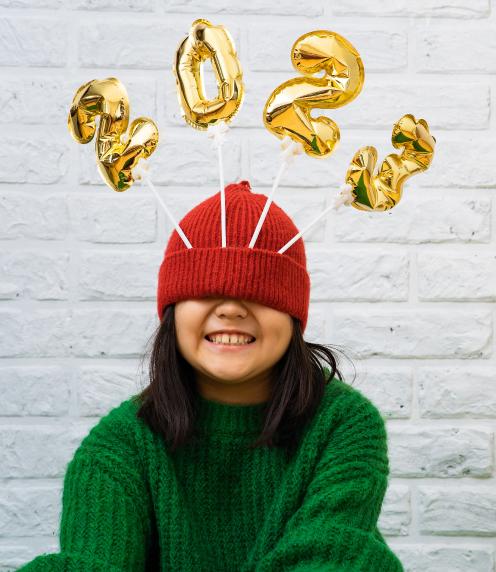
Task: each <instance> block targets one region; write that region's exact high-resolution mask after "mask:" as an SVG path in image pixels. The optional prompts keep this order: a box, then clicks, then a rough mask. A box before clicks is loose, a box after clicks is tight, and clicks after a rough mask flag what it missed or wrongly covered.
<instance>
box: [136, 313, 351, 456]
mask: <svg viewBox="0 0 496 572" xmlns="http://www.w3.org/2000/svg"><path fill="white" fill-rule="evenodd" d="M174 311H175V304H170V305H169V306H167V307H166V308H165V309H164V313H163V316H162V320H161V322H160V324H159V325H158V326H157V328H156V330H155V332H154V333H153V334H152V337H151V338H152V349H151V352H150V359H149V379H150V383H149V385H148V386H147V387H146V388H145V389H143V390H142V391H141V392H140V393H138V394H137V395H135V396H134V399H137V402H138V403H139V409H138V412H137V416H138V417H140V418H142V419H143V420H144V421H145V422H146V424H147V425H148V426H149V427H150V428H151V429H152V431H153V432H154V433H156V434H158V435H161V436H162V437H163V439H164V441H165V442H166V443H167V444H168V446H169V448H170V450H171V451H174V450H176V449H177V448H178V447H180V446H182V445H184V444H185V443H187V442H188V441H189V440H190V439H194V438H195V437H196V430H195V425H194V419H195V413H196V406H197V388H196V383H195V371H194V369H193V367H192V366H191V365H190V364H189V362H187V361H186V360H185V359H184V357H183V356H182V355H181V353H180V352H179V350H178V348H177V343H176V328H175V320H174ZM292 320H293V334H292V337H291V340H290V343H289V346H288V348H287V350H286V352H285V353H284V355H283V356H282V357H281V359H280V360H279V361H278V362H277V363H276V364H275V366H274V367H273V370H272V375H273V380H272V385H271V389H272V393H271V397H270V399H269V401H268V402H267V403H266V406H265V408H264V423H263V429H262V432H261V434H260V435H259V437H258V438H257V440H256V441H255V442H253V443H252V444H251V445H249V447H250V448H254V447H260V446H264V445H266V446H269V447H274V446H278V447H282V448H284V449H285V450H286V453H287V455H288V456H289V457H290V456H291V455H292V453H294V451H295V450H296V447H297V445H298V442H299V439H300V436H301V433H302V431H303V429H304V428H305V426H306V424H307V423H308V422H309V420H310V419H311V418H312V417H313V416H314V414H315V412H316V411H317V409H318V406H319V404H320V402H321V400H322V398H323V396H324V392H325V385H327V384H328V383H332V380H333V379H334V378H335V377H337V378H338V379H339V380H340V381H344V379H343V376H342V374H341V372H340V371H339V369H338V356H337V355H335V354H334V353H333V351H332V350H331V349H330V347H334V348H336V346H330V344H317V343H311V342H307V341H305V340H304V339H303V335H302V331H301V323H300V320H299V319H297V318H295V317H292ZM146 355H147V354H146V353H145V354H144V355H143V357H142V360H143V359H144V358H145V357H146ZM320 358H322V360H323V362H324V363H326V364H328V365H329V368H327V367H325V366H324V365H323V364H321V362H320Z"/></svg>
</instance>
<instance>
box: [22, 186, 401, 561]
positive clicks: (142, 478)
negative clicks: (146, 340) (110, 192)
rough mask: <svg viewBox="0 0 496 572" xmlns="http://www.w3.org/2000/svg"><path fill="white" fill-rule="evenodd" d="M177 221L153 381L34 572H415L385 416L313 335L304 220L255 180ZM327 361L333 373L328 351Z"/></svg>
mask: <svg viewBox="0 0 496 572" xmlns="http://www.w3.org/2000/svg"><path fill="white" fill-rule="evenodd" d="M225 195H226V221H227V247H221V246H219V245H220V244H221V235H220V193H217V194H215V195H213V196H212V197H210V198H208V199H207V200H205V201H203V202H202V203H200V204H199V205H197V206H196V207H195V208H193V209H192V210H191V211H190V212H189V213H187V214H186V216H185V217H184V218H183V219H182V220H181V222H180V226H181V228H182V230H183V231H184V232H185V234H186V236H187V237H188V238H189V240H190V242H191V244H192V245H193V248H186V247H185V246H184V243H183V242H182V239H181V238H180V237H179V235H178V233H177V232H176V231H175V230H174V231H173V232H172V234H171V236H170V238H169V241H168V244H167V248H166V251H165V255H164V258H163V261H162V264H161V266H160V270H159V275H158V288H157V310H158V315H159V318H160V324H159V326H158V331H157V334H156V336H155V340H154V344H153V349H152V352H151V361H150V368H149V372H150V381H151V383H150V384H149V385H148V386H147V387H146V388H145V389H144V390H143V391H142V392H141V393H139V394H137V395H133V396H132V397H131V398H130V399H127V400H125V401H123V402H122V403H121V404H120V405H119V406H117V407H116V408H114V409H112V410H111V411H110V412H109V413H108V414H107V415H106V416H104V417H103V418H102V419H101V420H100V421H99V422H98V424H97V425H96V426H95V427H93V429H92V430H91V431H90V432H89V434H88V435H87V436H86V437H85V439H83V441H82V443H81V445H80V446H79V448H78V449H77V451H76V453H75V455H74V457H73V459H72V460H71V462H70V463H69V464H68V466H67V469H66V474H65V478H64V491H63V499H62V503H63V509H62V516H61V527H60V547H61V551H60V553H57V554H43V555H41V556H38V557H37V558H35V559H34V560H33V561H32V562H30V563H28V564H27V565H25V566H24V567H23V568H21V570H23V571H24V572H41V571H47V570H52V571H64V572H68V571H74V572H76V571H77V572H96V571H100V570H101V571H106V572H124V571H129V572H142V571H148V570H162V571H165V570H173V571H177V572H188V571H205V572H222V571H225V572H269V571H274V572H275V571H291V572H310V571H323V572H324V571H328V572H331V571H332V572H359V571H360V572H362V571H363V572H365V571H366V572H403V567H402V565H401V563H400V561H399V560H398V558H397V557H396V555H395V554H394V553H393V552H392V551H391V549H390V548H389V546H388V545H387V543H386V542H385V540H384V538H383V537H382V535H381V534H380V532H379V530H378V528H377V520H378V517H379V514H380V511H381V507H382V502H383V498H384V495H385V492H386V489H387V485H388V474H389V463H388V454H387V434H386V430H385V425H384V421H383V419H382V417H381V414H380V412H379V410H378V409H377V408H376V407H375V406H374V405H373V403H372V402H371V401H370V400H368V399H367V398H366V397H365V396H364V395H363V394H362V393H360V392H359V391H358V390H357V389H354V388H352V387H351V386H349V385H346V384H345V383H344V381H343V380H342V376H341V374H340V372H339V370H338V368H337V362H336V359H335V358H334V355H333V353H332V352H331V350H329V349H328V348H327V347H326V346H323V345H318V344H313V343H309V342H305V341H304V339H303V332H304V330H305V327H306V323H307V317H308V306H309V295H310V279H309V275H308V272H307V268H306V254H305V248H304V244H303V241H302V240H298V241H296V242H295V243H294V244H293V245H292V246H291V247H290V248H288V249H287V250H286V251H285V253H284V254H279V253H278V252H277V250H278V249H279V248H281V247H282V246H283V245H284V244H285V243H286V242H287V241H289V240H290V239H291V238H292V237H293V236H294V235H295V234H297V233H298V229H297V228H296V226H295V225H294V223H293V222H292V220H291V219H290V218H289V217H288V215H287V214H286V213H285V212H284V211H283V210H282V209H281V208H280V207H278V206H277V205H276V204H275V203H272V205H271V206H270V209H269V213H268V216H267V218H266V220H265V222H264V225H263V227H262V231H261V233H260V235H259V237H258V239H257V245H256V247H255V248H248V247H246V246H245V245H247V244H248V243H249V241H250V238H251V233H252V232H253V230H254V228H255V226H256V223H257V221H258V219H259V217H260V214H261V212H262V210H263V207H264V205H265V201H266V199H267V197H266V196H265V195H261V194H255V193H252V192H251V190H250V185H249V183H248V181H241V182H240V183H238V184H231V185H228V186H227V187H226V189H225ZM319 358H322V359H323V361H324V362H325V363H327V365H328V366H329V367H325V366H324V365H323V364H321V363H320V360H319Z"/></svg>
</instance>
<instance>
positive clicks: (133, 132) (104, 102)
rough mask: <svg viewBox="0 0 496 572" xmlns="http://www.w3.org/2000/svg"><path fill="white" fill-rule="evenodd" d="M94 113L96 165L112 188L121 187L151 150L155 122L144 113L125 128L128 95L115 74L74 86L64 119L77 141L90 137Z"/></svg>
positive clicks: (155, 137)
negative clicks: (72, 96)
mask: <svg viewBox="0 0 496 572" xmlns="http://www.w3.org/2000/svg"><path fill="white" fill-rule="evenodd" d="M97 116H100V122H99V125H98V133H97V135H96V141H95V150H96V157H97V165H98V169H99V171H100V173H101V175H102V178H103V180H104V181H105V182H106V183H107V184H108V185H109V186H110V187H111V188H112V189H113V190H114V191H118V192H121V191H125V190H127V189H128V188H129V187H130V186H131V185H132V184H133V182H134V179H133V176H132V170H133V168H134V167H135V166H136V164H137V163H138V161H139V160H140V159H141V158H145V159H146V158H148V157H149V156H150V155H151V154H152V153H153V152H154V151H155V148H156V146H157V143H158V129H157V126H156V125H155V123H154V122H153V121H152V120H151V119H148V118H147V117H138V118H136V119H135V120H134V121H133V122H132V123H131V125H130V126H129V132H128V123H129V99H128V96H127V92H126V88H125V87H124V85H123V84H122V83H121V82H120V81H119V80H118V79H117V78H115V77H109V78H107V79H104V80H98V79H94V80H91V81H89V82H88V83H85V84H84V85H82V86H81V87H80V88H79V89H78V90H77V92H76V95H75V96H74V98H73V100H72V104H71V109H70V111H69V117H68V120H67V123H68V127H69V131H70V133H71V135H72V137H73V138H74V139H75V140H76V141H77V142H78V143H89V142H90V141H91V140H92V139H93V136H94V134H95V131H96V125H95V119H96V117H97ZM123 138H125V139H126V140H125V141H124V140H122V139H123Z"/></svg>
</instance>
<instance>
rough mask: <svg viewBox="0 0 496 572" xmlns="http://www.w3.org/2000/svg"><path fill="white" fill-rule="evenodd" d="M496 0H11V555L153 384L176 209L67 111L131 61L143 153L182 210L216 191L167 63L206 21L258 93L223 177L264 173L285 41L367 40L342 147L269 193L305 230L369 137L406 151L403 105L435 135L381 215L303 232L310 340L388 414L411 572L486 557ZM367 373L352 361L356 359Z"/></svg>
mask: <svg viewBox="0 0 496 572" xmlns="http://www.w3.org/2000/svg"><path fill="white" fill-rule="evenodd" d="M495 9H496V1H492V2H491V1H490V0H471V1H470V2H468V1H467V0H464V1H462V0H445V1H441V0H423V1H422V2H407V1H406V0H395V1H393V0H389V1H379V0H368V1H367V2H363V1H361V0H335V1H330V0H329V1H327V2H325V1H323V0H311V1H310V0H299V1H298V2H290V1H283V0H273V1H272V2H264V1H262V0H251V1H250V2H244V1H242V0H231V1H230V2H226V1H224V0H215V1H214V0H204V1H199V0H189V1H182V2H180V1H179V0H170V1H165V0H72V1H70V2H69V0H65V1H64V0H0V74H1V77H2V89H1V90H0V106H1V109H2V110H3V112H2V114H1V116H0V132H1V137H0V402H1V407H0V483H1V486H0V571H6V570H15V569H16V568H17V567H18V566H20V565H21V564H22V563H24V562H25V561H27V560H30V559H32V558H34V557H35V556H36V555H37V554H40V553H41V552H44V551H49V550H53V551H57V549H58V519H59V514H60V501H61V487H62V479H63V476H64V467H65V465H66V463H67V462H68V461H69V460H70V459H71V457H72V454H73V452H74V451H75V449H76V448H77V446H78V444H79V442H80V441H81V439H82V438H83V437H84V435H85V434H86V433H87V432H88V430H89V429H90V428H91V427H92V426H94V425H95V424H96V423H97V421H98V419H99V417H100V416H102V415H103V414H105V413H106V412H107V411H108V410H109V409H111V408H112V407H114V406H116V405H117V404H119V403H120V402H121V401H122V400H123V399H126V398H127V397H128V396H129V395H130V394H131V393H132V392H135V391H137V390H138V389H140V388H141V387H143V386H144V385H145V384H146V383H147V379H146V371H144V370H143V369H141V368H140V367H139V359H140V357H141V356H142V354H143V352H144V351H145V349H146V348H145V346H146V342H147V340H148V338H149V336H150V335H151V333H152V331H153V330H154V328H155V326H156V325H157V316H156V307H155V289H156V273H157V271H158V266H159V264H160V261H161V257H162V254H163V249H164V247H165V244H166V241H167V238H168V236H169V234H170V232H171V231H172V225H171V224H170V222H169V220H168V219H167V217H166V216H165V214H164V212H163V211H162V209H161V208H160V206H159V205H158V204H157V202H156V199H155V197H154V196H153V194H152V193H151V192H150V191H149V189H148V188H147V187H146V186H144V185H143V186H141V185H139V184H136V185H135V186H133V187H132V188H131V189H130V190H129V191H128V192H125V193H115V192H113V191H111V190H110V188H109V187H107V186H105V185H104V184H103V182H102V181H101V179H100V177H99V174H98V172H97V168H96V164H95V155H94V142H91V144H89V145H86V146H84V145H77V144H76V143H75V141H73V140H72V138H71V137H70V135H69V132H68V129H67V114H68V111H69V106H70V102H71V100H72V97H73V95H74V93H75V90H76V89H77V88H78V87H79V86H80V85H82V84H83V83H85V82H87V81H89V80H91V79H97V78H98V79H103V78H106V77H109V76H116V77H118V78H119V79H120V80H121V81H122V82H123V83H124V84H125V85H126V87H127V90H128V93H129V97H130V102H131V119H133V118H135V117H137V116H139V115H145V116H148V117H151V118H152V119H154V120H155V121H156V123H157V125H158V127H159V130H160V137H161V139H160V144H159V147H158V148H157V150H156V152H155V153H154V155H153V156H152V158H151V159H150V162H149V163H150V173H151V176H152V179H153V181H154V183H155V184H156V186H157V188H158V190H159V192H161V193H162V194H163V196H164V197H165V200H166V202H167V204H168V205H169V206H170V207H171V210H172V211H173V213H174V215H175V216H176V218H177V220H179V219H180V218H181V217H182V216H183V214H185V213H186V212H187V211H188V210H189V209H190V208H191V206H192V205H193V204H196V203H197V202H199V201H200V200H203V199H204V198H206V197H207V196H209V195H211V194H213V193H215V192H217V190H218V187H217V185H218V168H217V160H216V154H215V151H213V149H212V147H211V144H210V140H209V139H208V138H207V137H206V136H205V134H204V133H200V132H198V131H195V130H193V129H192V128H190V127H188V126H186V124H185V123H184V121H183V119H182V117H181V114H180V110H179V105H178V101H177V96H176V89H175V83H174V77H173V74H172V71H171V66H172V61H173V57H174V53H175V50H176V48H177V45H178V43H179V41H180V40H182V38H183V37H184V35H185V34H186V33H187V31H188V29H189V26H190V25H191V23H192V22H193V20H194V19H196V18H199V17H205V18H209V19H210V20H211V21H212V22H213V23H217V24H224V25H225V26H226V27H227V28H228V29H229V31H230V32H231V34H232V35H233V37H234V39H235V42H236V48H237V52H238V56H239V59H240V62H241V66H242V68H243V72H244V81H245V85H246V96H245V100H244V103H243V106H242V108H241V110H240V112H239V113H238V115H237V116H236V118H235V120H234V121H233V123H232V128H231V130H230V133H229V143H228V144H227V143H226V145H225V146H224V166H225V178H226V183H227V182H231V181H235V180H238V179H239V178H247V179H249V180H250V181H251V182H252V186H253V189H254V191H255V192H264V193H267V194H268V192H269V191H270V186H271V184H272V180H273V177H274V176H275V175H276V173H277V169H278V165H279V141H278V140H277V139H276V138H275V137H274V136H273V135H271V134H270V133H269V132H268V131H266V130H265V129H264V127H263V123H262V116H261V113H262V109H263V105H264V103H265V100H266V99H267V97H268V96H269V94H270V93H271V91H272V90H273V89H274V88H275V87H276V86H278V85H279V84H280V83H282V82H283V81H285V80H287V79H289V78H291V77H294V76H295V72H294V70H293V68H292V66H291V63H290V57H289V54H290V48H291V46H292V44H293V42H294V41H295V40H296V38H297V37H298V36H300V35H301V34H303V33H305V32H308V31H310V30H315V29H330V30H333V31H336V32H338V33H340V34H341V35H343V36H345V37H346V38H347V39H348V40H349V41H350V42H351V43H352V44H353V45H354V46H355V47H356V48H357V49H358V51H359V52H360V54H361V56H362V59H363V62H364V65H365V72H366V79H365V85H364V88H363V90H362V93H361V94H360V95H359V97H358V98H357V99H356V100H354V101H353V102H352V103H351V104H349V105H348V106H345V107H343V108H340V109H336V110H327V111H325V112H324V111H323V112H322V113H325V114H327V115H328V116H329V117H332V118H333V119H334V120H335V121H336V122H337V123H338V125H339V127H340V130H341V142H340V145H339V147H338V148H337V150H336V151H335V153H334V154H333V155H332V156H331V157H329V158H328V159H326V160H322V161H319V160H316V159H311V158H309V157H300V158H298V159H297V161H296V162H295V163H294V164H293V165H292V166H290V168H289V170H288V171H287V172H286V174H285V175H284V177H283V180H282V183H281V187H280V188H279V189H278V191H277V194H276V195H275V202H276V203H278V204H279V205H280V206H282V207H283V208H284V209H285V210H287V212H288V213H289V214H290V215H291V216H292V217H293V218H294V220H295V223H296V224H297V226H298V227H299V228H302V227H303V226H304V225H306V224H307V223H308V222H310V221H311V220H312V219H313V218H314V217H315V216H316V214H317V213H318V212H320V211H321V210H322V209H323V208H325V207H326V205H329V204H331V202H330V201H332V200H333V198H334V196H335V194H336V193H337V191H338V188H339V185H340V184H341V183H342V182H343V178H344V175H345V173H346V170H347V166H348V163H349V161H350V160H351V158H352V157H353V154H354V153H355V151H356V150H357V149H358V148H359V147H360V146H363V145H374V146H375V147H376V149H377V151H378V155H379V161H381V160H382V159H383V158H384V157H385V156H386V155H387V154H389V153H391V152H394V149H393V147H391V144H390V139H391V129H392V126H393V124H394V123H395V122H396V121H397V120H399V118H400V117H401V116H402V115H403V114H404V113H412V114H414V115H415V117H416V118H417V119H418V118H424V119H426V120H427V121H428V123H429V126H430V128H431V132H432V133H433V134H434V135H435V137H436V139H437V148H436V153H435V157H434V161H433V163H432V166H431V167H430V169H429V170H428V171H427V172H425V173H423V174H420V175H417V176H414V177H412V178H411V179H409V180H408V181H407V182H406V184H405V186H404V193H403V198H402V200H401V201H400V203H399V204H398V205H397V207H395V208H394V209H393V210H391V211H389V212H387V213H365V212H359V211H357V210H355V209H353V208H346V207H343V208H341V209H340V210H339V211H337V212H336V211H332V212H331V213H330V214H329V215H328V216H327V217H325V218H324V219H323V220H321V221H320V222H319V223H318V224H317V225H316V226H315V227H314V228H313V229H312V230H311V231H309V232H308V233H307V234H306V235H305V242H306V248H307V255H308V264H309V270H310V274H311V278H312V297H311V309H310V319H309V326H308V329H307V331H306V333H305V334H306V336H305V337H306V338H307V340H308V341H319V342H321V343H329V344H333V345H337V346H338V347H340V348H341V349H342V350H343V351H344V352H345V354H346V355H347V356H348V357H350V358H351V359H352V361H353V363H354V365H355V368H356V371H355V370H354V369H353V367H352V366H351V363H350V362H348V361H347V360H343V361H342V364H341V366H342V369H343V370H344V372H345V373H346V374H347V377H346V379H347V381H349V382H350V383H352V384H353V385H354V386H355V387H357V388H359V389H360V390H362V391H363V392H364V393H365V394H367V395H368V396H369V397H370V398H371V399H373V400H374V402H375V403H377V405H378V406H379V407H380V409H381V411H382V412H383V414H384V417H385V419H386V420H387V428H388V433H389V450H390V460H391V472H392V475H391V482H390V486H389V488H388V491H387V496H386V499H385V503H384V507H383V512H382V513H381V517H380V528H381V530H382V532H383V533H384V535H385V536H386V537H387V540H388V543H390V545H391V546H392V548H393V549H394V551H395V552H396V553H397V554H398V556H399V557H400V559H401V560H402V562H404V565H405V569H406V570H407V571H408V572H440V571H443V572H444V571H446V572H467V571H474V572H490V571H493V572H494V571H495V570H496V567H495V558H496V550H495V544H496V473H495V464H494V459H495V446H494V431H495V428H496V342H495V339H494V321H495V311H496V310H495V302H496V230H495V229H496V215H495V210H496V209H495V200H496V197H495V196H494V195H495V192H496V177H495V175H494V173H495V170H496V169H495V167H496V159H495V152H494V149H495V144H496V120H495V117H494V110H495V105H496V14H495ZM354 375H356V378H355V380H354V381H353V376H354Z"/></svg>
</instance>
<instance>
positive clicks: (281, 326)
mask: <svg viewBox="0 0 496 572" xmlns="http://www.w3.org/2000/svg"><path fill="white" fill-rule="evenodd" d="M175 327H176V336H177V344H178V349H179V351H180V353H181V355H182V356H183V357H184V359H186V361H188V362H189V363H190V364H191V366H192V367H193V368H194V369H195V371H196V380H197V389H198V391H199V392H200V393H201V394H202V395H204V396H205V397H206V398H207V399H212V400H214V401H223V402H225V403H239V404H242V403H247V404H248V403H259V402H262V401H266V400H267V399H268V398H269V394H270V383H271V382H270V373H271V369H272V367H273V366H274V365H275V364H276V363H277V362H278V361H279V359H280V358H281V357H282V356H283V355H284V352H285V351H286V350H287V348H288V345H289V342H290V340H291V336H292V328H293V323H292V320H291V316H290V315H289V314H286V313H284V312H279V311H277V310H274V309H272V308H269V307H268V306H264V305H263V304H258V303H256V302H251V301H249V300H241V299H239V298H225V297H214V296H209V297H206V298H198V299H191V300H183V301H180V302H177V303H176V306H175ZM228 329H231V330H239V331H241V332H246V333H247V334H249V335H251V336H254V337H255V341H254V342H253V343H250V344H246V345H241V346H234V345H217V344H214V343H213V342H210V341H208V340H207V339H206V335H207V334H210V333H212V332H216V331H219V330H220V331H222V330H228Z"/></svg>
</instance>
